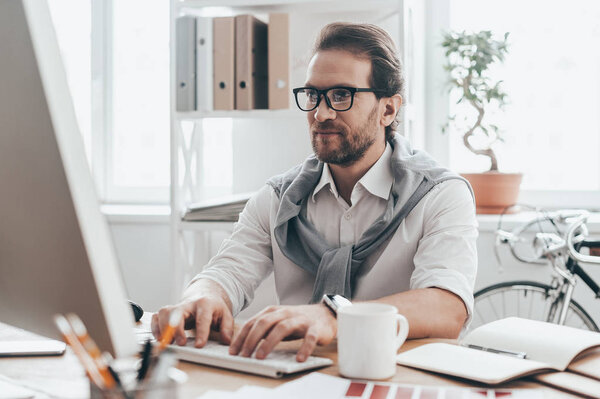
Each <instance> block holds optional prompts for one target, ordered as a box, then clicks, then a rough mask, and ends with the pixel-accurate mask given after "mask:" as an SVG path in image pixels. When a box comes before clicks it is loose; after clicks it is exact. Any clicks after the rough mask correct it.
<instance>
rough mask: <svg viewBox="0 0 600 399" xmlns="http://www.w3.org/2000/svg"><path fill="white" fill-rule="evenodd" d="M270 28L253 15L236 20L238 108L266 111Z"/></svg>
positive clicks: (236, 90)
mask: <svg viewBox="0 0 600 399" xmlns="http://www.w3.org/2000/svg"><path fill="white" fill-rule="evenodd" d="M267 34H268V31H267V24H266V23H264V22H262V21H260V20H258V19H257V18H255V17H254V16H252V15H238V16H236V17H235V58H236V60H235V63H236V69H235V71H236V87H235V108H236V109H242V110H250V109H267V108H268V106H269V102H268V93H269V81H268V77H267V74H268V61H267V46H268V38H267Z"/></svg>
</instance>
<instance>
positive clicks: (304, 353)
mask: <svg viewBox="0 0 600 399" xmlns="http://www.w3.org/2000/svg"><path fill="white" fill-rule="evenodd" d="M336 333H337V321H336V319H335V317H334V316H333V314H332V313H331V311H330V310H329V309H327V308H326V307H325V306H324V305H322V304H316V305H302V306H269V307H268V308H266V309H265V310H263V311H262V312H260V313H258V314H257V315H256V316H254V317H253V318H251V319H250V320H248V322H247V323H246V324H244V326H243V327H242V329H241V330H240V332H239V333H238V334H237V336H236V337H235V338H234V339H233V342H232V343H231V346H230V347H229V353H230V354H232V355H237V354H240V355H242V356H246V357H249V356H251V355H252V353H253V352H254V350H255V349H256V358H257V359H264V358H265V357H267V355H268V354H269V353H270V352H271V351H272V350H273V348H274V347H275V346H276V345H277V344H278V343H279V342H281V341H282V340H290V339H298V338H304V342H303V343H302V346H301V347H300V349H299V350H298V353H297V354H296V360H297V361H299V362H303V361H305V360H306V359H307V358H308V356H310V354H311V353H312V352H313V351H314V349H315V346H316V345H327V344H328V343H330V342H331V341H332V340H333V338H335V336H336ZM262 339H264V341H262V342H261V340H262Z"/></svg>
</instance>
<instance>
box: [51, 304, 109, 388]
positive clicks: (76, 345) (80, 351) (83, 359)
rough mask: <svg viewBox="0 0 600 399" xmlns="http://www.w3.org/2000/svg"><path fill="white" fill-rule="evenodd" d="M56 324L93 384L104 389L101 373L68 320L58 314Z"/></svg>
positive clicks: (55, 318)
mask: <svg viewBox="0 0 600 399" xmlns="http://www.w3.org/2000/svg"><path fill="white" fill-rule="evenodd" d="M54 323H55V324H56V327H58V329H59V331H60V332H61V334H62V336H63V338H64V339H65V341H66V342H67V344H69V346H70V347H71V349H73V352H74V353H75V356H77V358H78V359H79V362H80V363H81V365H82V366H83V368H84V369H85V372H86V374H87V375H88V377H89V378H90V380H92V382H93V383H94V384H96V386H98V388H100V389H103V388H104V381H103V379H102V376H101V375H100V372H99V371H98V368H97V367H96V364H95V363H94V361H93V360H92V358H91V357H90V355H89V354H88V353H87V352H86V351H85V349H84V348H83V346H82V345H81V343H80V342H79V340H78V339H77V337H76V336H75V333H74V332H73V329H72V328H71V325H70V324H69V322H68V321H67V319H66V318H65V317H64V316H63V315H61V314H57V315H55V316H54Z"/></svg>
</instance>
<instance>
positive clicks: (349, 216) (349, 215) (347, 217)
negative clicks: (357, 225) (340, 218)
mask: <svg viewBox="0 0 600 399" xmlns="http://www.w3.org/2000/svg"><path fill="white" fill-rule="evenodd" d="M344 217H345V218H346V220H350V218H351V217H352V214H351V213H347V214H345V215H344Z"/></svg>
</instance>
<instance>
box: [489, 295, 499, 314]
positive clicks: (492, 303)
mask: <svg viewBox="0 0 600 399" xmlns="http://www.w3.org/2000/svg"><path fill="white" fill-rule="evenodd" d="M488 302H489V303H490V304H491V305H492V310H493V311H494V316H496V318H495V320H498V319H501V318H502V317H500V316H498V312H497V311H496V307H495V306H494V302H492V300H491V296H490V297H488Z"/></svg>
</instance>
